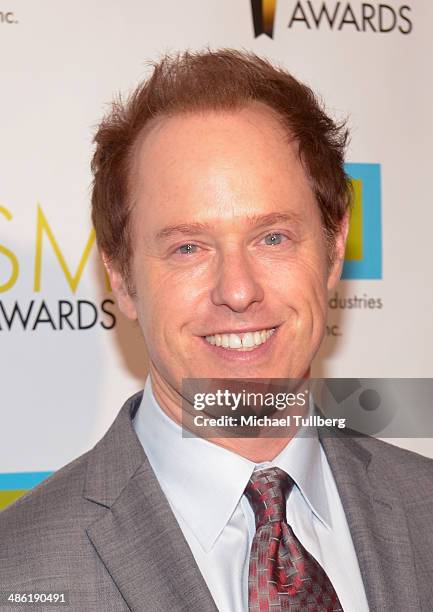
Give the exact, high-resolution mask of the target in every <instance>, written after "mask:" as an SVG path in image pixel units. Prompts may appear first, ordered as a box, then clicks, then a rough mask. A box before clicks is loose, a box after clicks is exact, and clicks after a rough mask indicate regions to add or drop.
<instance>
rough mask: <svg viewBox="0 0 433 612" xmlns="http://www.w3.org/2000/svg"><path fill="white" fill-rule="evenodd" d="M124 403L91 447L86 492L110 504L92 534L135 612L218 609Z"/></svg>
mask: <svg viewBox="0 0 433 612" xmlns="http://www.w3.org/2000/svg"><path fill="white" fill-rule="evenodd" d="M140 400H141V394H137V395H136V396H134V397H133V398H131V399H130V400H128V402H127V403H126V404H125V406H124V407H123V408H122V410H121V412H120V413H119V415H118V417H117V418H116V420H115V421H114V423H113V425H112V426H111V428H110V429H109V431H108V432H107V434H106V435H105V436H104V438H103V439H102V440H101V441H100V442H99V443H98V444H97V445H96V447H95V449H93V451H91V453H89V459H88V466H87V479H86V485H85V490H84V495H85V497H86V498H87V499H89V500H90V501H92V502H94V503H98V504H99V505H102V506H104V507H105V508H106V510H105V512H104V513H103V515H102V517H101V518H99V519H98V520H97V521H96V522H95V523H93V524H92V525H90V526H89V527H88V528H87V530H86V532H87V535H88V537H89V539H90V541H91V542H92V544H93V546H94V547H95V549H96V552H97V554H98V555H99V557H100V559H101V560H102V562H103V564H104V565H105V567H106V568H107V570H108V572H109V574H110V576H111V577H112V579H113V580H114V582H115V583H116V586H117V588H118V589H119V591H120V592H121V593H122V596H123V597H124V599H125V601H126V603H127V605H128V607H129V608H130V610H132V611H134V612H140V611H147V610H151V611H152V612H167V610H170V609H173V610H179V611H185V612H186V611H188V612H189V611H191V612H216V610H217V608H216V606H215V603H214V601H213V599H212V597H211V594H210V592H209V590H208V588H207V585H206V583H205V581H204V579H203V577H202V575H201V573H200V570H199V568H198V566H197V564H196V562H195V560H194V558H193V556H192V553H191V550H190V548H189V546H188V544H187V542H186V540H185V538H184V536H183V534H182V531H181V529H180V527H179V526H178V523H177V521H176V518H175V516H174V514H173V512H172V511H171V509H170V506H169V504H168V502H167V499H166V497H165V495H164V494H163V492H162V490H161V488H160V486H159V483H158V481H157V479H156V477H155V475H154V473H153V470H152V468H151V466H150V464H149V462H148V461H147V458H146V456H145V453H144V450H143V448H142V446H141V444H140V442H139V440H138V438H137V436H136V434H135V431H134V430H133V427H132V423H131V418H133V416H134V414H135V412H136V410H137V408H138V406H139V404H140Z"/></svg>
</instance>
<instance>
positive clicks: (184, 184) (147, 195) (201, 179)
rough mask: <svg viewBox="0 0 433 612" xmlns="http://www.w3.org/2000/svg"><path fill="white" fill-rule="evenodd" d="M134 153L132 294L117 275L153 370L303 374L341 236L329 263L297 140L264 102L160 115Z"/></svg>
mask: <svg viewBox="0 0 433 612" xmlns="http://www.w3.org/2000/svg"><path fill="white" fill-rule="evenodd" d="M137 155H138V157H137V182H136V204H135V208H134V210H133V217H132V219H133V221H132V228H133V231H132V237H131V239H132V246H133V257H132V261H131V279H132V283H133V284H134V286H135V290H136V295H134V296H133V297H131V296H129V295H127V294H126V292H125V288H124V285H123V284H122V281H121V279H120V277H119V276H116V273H114V272H112V273H111V280H112V285H113V290H114V291H115V293H116V295H117V298H118V302H119V306H120V308H121V309H122V310H123V312H124V313H125V314H127V316H129V317H130V318H138V321H139V323H140V326H141V329H142V331H143V334H144V338H145V341H146V344H147V347H148V353H149V358H150V362H151V363H150V367H151V372H152V371H153V372H154V373H155V371H156V373H157V375H158V377H159V378H160V379H161V380H162V381H163V382H164V384H166V385H167V387H168V388H169V389H172V390H173V389H174V390H177V391H180V389H181V384H182V379H183V378H187V377H191V378H284V377H291V378H300V377H302V376H304V375H305V374H307V373H308V370H309V367H310V363H311V361H312V359H313V356H314V354H315V353H316V351H317V349H318V347H319V345H320V342H321V340H322V337H323V333H324V326H325V317H326V304H327V290H328V289H330V288H332V287H333V286H334V285H335V284H336V282H337V281H338V278H339V274H340V270H341V259H342V257H343V253H344V240H345V235H343V234H345V232H344V231H342V233H341V235H339V236H337V248H336V252H337V260H336V262H335V264H333V266H332V267H331V268H329V267H328V265H327V245H326V242H325V239H324V235H323V229H322V226H321V217H320V213H319V208H318V205H317V203H316V201H315V197H314V194H313V192H312V190H311V187H310V185H309V183H308V181H307V178H306V175H305V172H304V170H303V168H302V165H301V163H300V161H299V158H298V154H297V149H296V145H295V144H294V143H290V142H289V139H288V137H287V134H286V132H285V130H284V129H283V128H282V126H281V125H280V124H279V122H278V121H277V119H276V118H275V117H274V115H273V114H272V113H271V111H270V110H269V109H267V108H266V107H265V106H264V105H261V104H254V105H251V106H249V107H247V108H245V109H243V110H239V111H233V112H212V111H208V112H203V113H191V114H182V115H178V116H174V117H170V118H164V119H162V120H160V121H158V122H157V123H156V124H155V126H154V127H152V128H151V130H150V131H149V133H148V134H147V135H146V136H145V138H144V139H143V143H142V145H141V148H140V151H139V153H138V154H137ZM272 330H273V331H272ZM227 343H229V345H230V346H231V347H232V348H230V346H229V347H225V346H224V345H227ZM218 344H222V345H223V346H217V345H218ZM240 344H241V348H234V347H236V346H239V345H240Z"/></svg>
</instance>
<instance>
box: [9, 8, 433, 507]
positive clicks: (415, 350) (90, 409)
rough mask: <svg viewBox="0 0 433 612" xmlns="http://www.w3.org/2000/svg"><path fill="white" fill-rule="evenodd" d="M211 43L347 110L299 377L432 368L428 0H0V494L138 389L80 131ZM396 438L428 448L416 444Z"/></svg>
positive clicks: (53, 465) (135, 357)
mask: <svg viewBox="0 0 433 612" xmlns="http://www.w3.org/2000/svg"><path fill="white" fill-rule="evenodd" d="M206 46H210V47H211V48H218V47H236V48H244V49H248V50H252V51H255V52H256V53H259V54H262V55H265V56H267V57H269V58H270V59H272V60H276V61H277V62H278V63H281V64H283V65H284V66H285V67H286V68H288V69H289V70H290V71H291V72H293V73H294V75H295V76H297V77H298V78H300V79H301V80H303V81H305V82H307V83H308V84H309V85H310V86H311V87H312V88H313V89H314V90H315V91H317V92H318V93H320V95H321V97H322V98H323V99H324V100H325V102H326V105H327V108H328V110H329V112H330V113H331V114H332V115H333V116H334V117H336V118H337V119H342V118H344V117H349V127H350V129H351V134H352V139H351V144H350V147H349V151H348V157H347V170H348V172H349V174H350V176H351V177H352V179H353V182H354V188H355V208H354V214H353V219H352V223H351V229H350V238H349V245H348V249H347V253H346V262H345V267H344V274H343V280H342V281H341V283H340V285H339V287H338V290H337V291H335V292H333V293H332V294H331V295H330V296H329V322H328V326H327V336H326V340H325V341H324V343H323V347H322V349H321V351H320V354H319V355H318V357H317V360H316V363H315V368H314V371H313V375H314V376H316V377H319V376H328V377H355V376H356V377H394V378H402V377H432V375H433V359H432V343H433V317H432V312H433V290H432V274H431V265H432V238H431V228H432V226H433V203H432V196H431V194H432V189H431V176H432V171H433V164H432V162H433V154H432V142H433V133H432V126H433V121H432V119H433V117H432V109H433V84H432V80H431V69H430V66H431V60H432V57H433V3H432V2H430V0H388V2H387V3H385V2H378V1H377V0H370V2H368V3H365V2H361V1H360V0H349V1H346V0H344V1H338V2H337V1H336V0H324V1H316V0H311V1H307V0H298V1H295V0H277V1H276V0H252V1H251V0H236V1H235V2H233V0H206V1H205V2H203V0H182V1H178V0H160V1H159V2H150V1H147V0H129V2H117V1H115V0H94V1H93V2H62V3H59V2H55V1H54V0H43V1H42V2H25V1H24V0H4V1H2V2H1V5H0V65H1V71H0V83H1V95H0V346H1V353H0V355H1V357H0V358H1V366H0V367H1V369H0V373H1V387H0V390H1V426H0V431H1V444H0V473H1V474H0V501H1V504H2V505H6V504H7V503H9V502H10V501H12V500H13V499H15V498H16V497H17V496H18V495H19V494H20V493H21V492H22V491H23V490H26V489H28V488H30V487H32V486H33V485H35V484H36V483H38V482H39V481H40V480H41V479H43V478H44V477H45V476H46V475H47V474H48V473H50V472H52V471H53V470H56V469H57V468H59V467H61V466H62V465H64V464H65V463H67V462H68V461H70V460H72V459H73V458H74V457H76V456H78V455H79V454H81V453H83V452H84V451H86V450H88V449H89V448H90V447H91V446H93V445H94V444H95V442H96V441H97V440H98V439H99V438H100V437H101V436H102V435H103V433H104V432H105V431H106V429H107V428H108V427H109V425H110V423H111V422H112V420H113V419H114V417H115V415H116V414H117V412H118V410H119V408H120V406H121V404H122V403H123V401H124V400H125V399H126V398H127V397H128V396H129V395H130V394H132V393H133V392H135V391H136V390H138V389H140V388H141V387H142V385H143V380H144V378H145V375H146V360H147V357H146V349H145V346H144V345H143V342H142V340H141V338H140V333H139V328H138V327H137V326H134V325H131V324H130V323H128V322H126V321H125V320H124V319H122V317H121V316H120V315H119V313H118V311H117V309H116V306H115V304H114V301H113V297H112V295H111V293H110V290H109V287H107V285H106V279H105V277H104V274H103V272H102V268H101V264H100V261H99V258H98V254H97V250H96V246H95V239H94V233H93V230H92V227H91V224H90V219H89V208H90V207H89V194H90V183H91V175H90V170H89V161H90V158H91V155H92V136H93V133H94V129H95V126H96V125H97V123H98V121H99V120H100V119H101V117H102V115H103V114H104V113H105V112H106V110H107V104H108V103H109V102H110V100H112V99H113V97H114V96H116V95H117V94H118V93H119V92H122V93H127V92H128V91H130V90H131V88H133V87H134V86H135V85H136V84H137V83H138V81H139V80H141V79H143V78H144V77H145V76H146V75H147V74H148V72H149V66H148V63H147V62H148V61H149V60H153V59H156V58H158V57H159V56H160V55H161V54H162V53H164V52H166V51H177V50H182V49H186V48H190V49H202V48H204V47H206ZM407 410H408V411H410V410H411V405H410V403H409V405H407ZM426 435H427V432H426ZM394 442H397V443H398V444H401V445H403V446H407V447H408V448H412V449H413V450H417V451H418V452H421V453H425V454H427V455H431V456H433V440H431V439H428V438H427V437H426V438H425V439H401V440H397V441H394Z"/></svg>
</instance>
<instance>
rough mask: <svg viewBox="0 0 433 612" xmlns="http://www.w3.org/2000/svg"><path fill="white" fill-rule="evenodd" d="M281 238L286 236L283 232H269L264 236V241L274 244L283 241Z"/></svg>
mask: <svg viewBox="0 0 433 612" xmlns="http://www.w3.org/2000/svg"><path fill="white" fill-rule="evenodd" d="M283 238H284V239H287V236H284V234H281V233H280V232H272V233H271V234H267V236H265V242H266V244H268V245H270V246H274V245H278V244H281V243H282V242H283Z"/></svg>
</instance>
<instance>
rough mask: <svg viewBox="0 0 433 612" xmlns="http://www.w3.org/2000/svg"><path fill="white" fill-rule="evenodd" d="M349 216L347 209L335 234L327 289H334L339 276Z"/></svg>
mask: <svg viewBox="0 0 433 612" xmlns="http://www.w3.org/2000/svg"><path fill="white" fill-rule="evenodd" d="M349 217H350V211H349V210H348V211H347V212H346V214H345V215H344V217H343V219H342V221H341V224H340V229H339V230H338V232H337V233H336V235H335V244H334V259H333V261H332V263H331V266H330V268H329V274H328V282H327V287H328V291H331V290H332V289H335V287H336V286H337V283H338V281H339V280H340V277H341V271H342V269H343V263H344V253H345V251H346V241H347V234H348V232H349Z"/></svg>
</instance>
